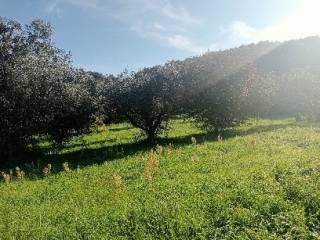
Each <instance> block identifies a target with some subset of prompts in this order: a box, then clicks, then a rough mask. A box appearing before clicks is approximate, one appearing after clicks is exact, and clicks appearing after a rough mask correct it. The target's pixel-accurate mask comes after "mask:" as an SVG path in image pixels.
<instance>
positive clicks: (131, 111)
mask: <svg viewBox="0 0 320 240" xmlns="http://www.w3.org/2000/svg"><path fill="white" fill-rule="evenodd" d="M178 87H179V81H178V72H177V71H176V69H175V68H174V65H173V64H170V63H168V64H166V65H164V66H156V67H152V68H145V69H143V70H141V71H138V72H136V73H127V72H125V73H123V74H121V75H120V76H118V78H117V79H116V81H113V82H112V83H111V86H110V88H109V89H112V90H111V92H110V95H111V97H110V98H111V99H112V104H113V105H114V106H115V107H116V111H117V113H118V114H119V115H120V116H122V117H123V118H125V119H126V120H127V121H129V122H130V123H131V124H132V125H133V126H135V127H137V128H140V129H141V130H142V131H143V132H144V133H145V134H146V136H147V141H148V142H151V143H152V142H154V141H155V139H156V137H157V136H158V135H159V134H160V133H161V132H162V131H164V130H166V129H167V123H168V121H169V119H170V117H172V116H173V115H174V114H175V113H176V99H177V95H176V90H177V88H178Z"/></svg>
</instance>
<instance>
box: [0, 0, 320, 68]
mask: <svg viewBox="0 0 320 240" xmlns="http://www.w3.org/2000/svg"><path fill="white" fill-rule="evenodd" d="M319 9H320V1H318V0H268V1H267V0H264V1H255V0H244V1H236V0H227V1H216V0H215V1H210V0H203V1H194V0H187V1H182V0H177V1H174V0H158V1H155V0H154V1H152V0H114V1H112V0H51V1H49V0H30V1H20V0H1V1H0V16H3V17H6V18H9V19H16V20H18V21H19V22H22V23H25V24H27V23H29V22H30V21H31V20H32V19H34V18H41V19H45V20H48V21H50V23H51V24H52V25H53V27H54V29H55V34H54V38H55V42H56V44H57V45H58V47H61V48H63V49H67V50H70V51H71V52H72V54H73V56H74V63H75V65H76V66H78V67H83V68H85V69H88V70H94V71H100V72H103V73H118V72H121V71H122V70H123V69H125V68H129V69H132V70H136V69H140V68H142V67H144V66H152V65H155V64H161V63H164V62H166V61H168V60H171V59H183V58H186V57H189V56H193V55H199V54H201V53H203V52H206V51H207V50H208V49H209V50H220V49H226V48H232V47H236V46H239V45H242V44H248V43H253V42H259V41H263V40H271V41H276V40H279V41H283V40H288V39H297V38H303V37H306V36H315V35H319V34H320V25H319V22H320V14H319Z"/></svg>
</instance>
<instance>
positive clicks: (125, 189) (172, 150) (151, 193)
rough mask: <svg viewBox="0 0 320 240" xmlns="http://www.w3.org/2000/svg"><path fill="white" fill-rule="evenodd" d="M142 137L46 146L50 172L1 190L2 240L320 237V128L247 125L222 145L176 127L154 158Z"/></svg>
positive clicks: (112, 131)
mask: <svg viewBox="0 0 320 240" xmlns="http://www.w3.org/2000/svg"><path fill="white" fill-rule="evenodd" d="M136 134H137V130H136V129H132V128H130V127H128V126H126V125H112V126H111V127H110V128H109V129H100V132H99V133H92V134H91V135H87V136H85V137H84V138H81V139H80V138H79V139H75V140H74V141H72V142H71V143H70V144H69V145H67V146H66V147H65V148H64V149H60V150H53V149H52V147H51V146H50V145H48V144H46V143H44V144H43V146H42V147H43V149H44V150H45V151H47V154H48V155H47V156H46V157H45V158H46V159H44V161H47V162H51V164H52V172H54V173H51V174H50V173H47V175H49V176H46V177H43V178H39V179H37V180H36V179H34V180H28V179H23V180H15V181H13V182H10V183H1V184H0V196H1V197H0V214H1V219H0V238H1V239H239V238H243V239H317V238H319V237H320V235H319V234H320V222H319V221H320V191H319V190H320V189H319V188H320V182H319V177H320V157H319V156H320V148H319V147H320V146H319V145H320V128H319V126H318V125H316V124H311V123H308V124H297V123H295V122H294V121H293V120H291V119H287V120H272V121H271V120H259V121H255V120H251V121H248V122H246V123H245V124H243V125H241V126H240V127H237V128H235V129H230V130H229V131H227V132H226V133H225V135H224V136H223V137H222V139H221V138H219V140H218V139H217V137H214V136H210V135H206V134H204V133H202V132H201V131H199V130H198V129H196V128H194V127H193V125H192V124H191V123H190V122H185V121H181V120H175V121H174V122H173V123H172V129H171V131H170V133H169V136H168V140H162V141H160V145H159V146H158V147H157V148H156V149H155V150H153V151H152V150H151V149H150V148H149V147H147V146H143V145H142V144H137V143H135V142H134V140H132V136H134V135H136ZM63 162H68V163H69V166H68V167H66V166H65V169H64V171H62V172H60V173H57V172H58V171H59V170H61V164H62V163H63ZM35 165H36V164H35ZM78 165H79V166H78ZM69 168H70V169H71V171H69ZM26 171H28V170H26ZM40 171H42V169H40Z"/></svg>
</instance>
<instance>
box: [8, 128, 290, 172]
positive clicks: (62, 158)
mask: <svg viewBox="0 0 320 240" xmlns="http://www.w3.org/2000/svg"><path fill="white" fill-rule="evenodd" d="M293 125H296V124H295V123H288V124H274V125H268V126H254V127H249V128H248V129H244V130H237V129H230V130H226V131H224V132H223V133H222V134H221V135H222V138H223V139H228V138H233V137H235V136H246V135H251V134H255V133H262V132H270V131H275V130H278V129H281V128H286V127H290V126H293ZM192 137H193V138H195V139H196V142H197V143H204V142H213V141H217V140H218V136H217V135H216V134H213V133H198V134H190V135H185V136H180V137H169V138H160V139H158V140H157V143H156V144H158V145H161V146H168V145H169V144H170V145H172V146H173V147H182V146H185V145H190V144H192V141H191V138H192ZM106 142H108V140H106V141H97V142H96V143H93V145H94V144H99V143H106ZM156 144H154V145H151V144H148V143H146V142H145V141H139V142H132V143H124V144H118V145H112V146H101V147H100V146H98V147H97V148H89V145H87V146H85V145H80V144H74V145H70V148H72V147H75V146H78V147H79V146H83V148H81V149H79V150H75V151H70V152H63V153H59V152H58V153H50V154H48V152H43V153H42V154H41V156H40V157H39V158H38V159H39V160H38V161H36V162H31V163H30V162H29V164H27V165H26V166H27V169H26V171H28V170H29V171H30V169H31V168H35V169H36V170H35V169H33V172H34V174H35V175H39V177H41V176H42V175H43V173H42V170H43V169H44V167H45V166H47V165H48V164H51V166H52V171H53V172H54V173H58V172H60V171H62V170H63V168H62V164H63V163H64V162H68V163H69V166H70V167H71V168H77V167H80V168H83V167H87V166H91V165H99V164H103V163H105V162H108V161H114V160H120V159H123V158H125V157H129V156H131V155H134V154H137V153H144V152H147V151H150V150H151V149H153V148H154V147H155V145H156ZM90 145H92V144H90ZM64 149H66V148H64ZM12 167H15V166H11V168H12ZM7 169H9V168H7ZM22 169H24V167H22ZM27 174H28V173H27ZM36 178H38V177H37V176H36Z"/></svg>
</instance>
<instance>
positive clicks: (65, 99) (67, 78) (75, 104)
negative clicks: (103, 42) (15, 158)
mask: <svg viewBox="0 0 320 240" xmlns="http://www.w3.org/2000/svg"><path fill="white" fill-rule="evenodd" d="M51 34H52V29H51V27H50V25H49V24H47V23H45V22H43V21H40V20H35V21H33V22H32V23H31V24H30V25H28V26H26V27H22V26H21V25H20V24H19V23H17V22H14V21H7V20H5V19H0V112H1V118H0V148H1V153H0V156H2V157H3V158H10V155H12V154H13V153H16V152H17V151H18V150H19V149H25V148H26V147H27V145H28V144H30V143H33V140H35V138H34V137H35V136H36V135H46V134H49V135H50V136H51V137H52V138H53V139H54V140H55V141H57V142H62V141H64V140H66V139H67V138H68V137H69V136H71V135H73V134H74V133H76V132H79V131H82V130H83V129H86V128H87V127H88V126H89V123H90V121H91V118H92V113H93V112H94V107H93V104H92V101H91V97H90V95H89V93H88V91H87V89H86V87H84V84H85V83H86V79H87V78H88V76H85V74H83V73H82V72H79V71H76V70H74V69H73V68H72V67H71V65H70V56H69V55H68V54H66V53H64V52H63V51H62V50H60V49H57V48H56V47H54V46H53V44H52V40H51Z"/></svg>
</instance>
